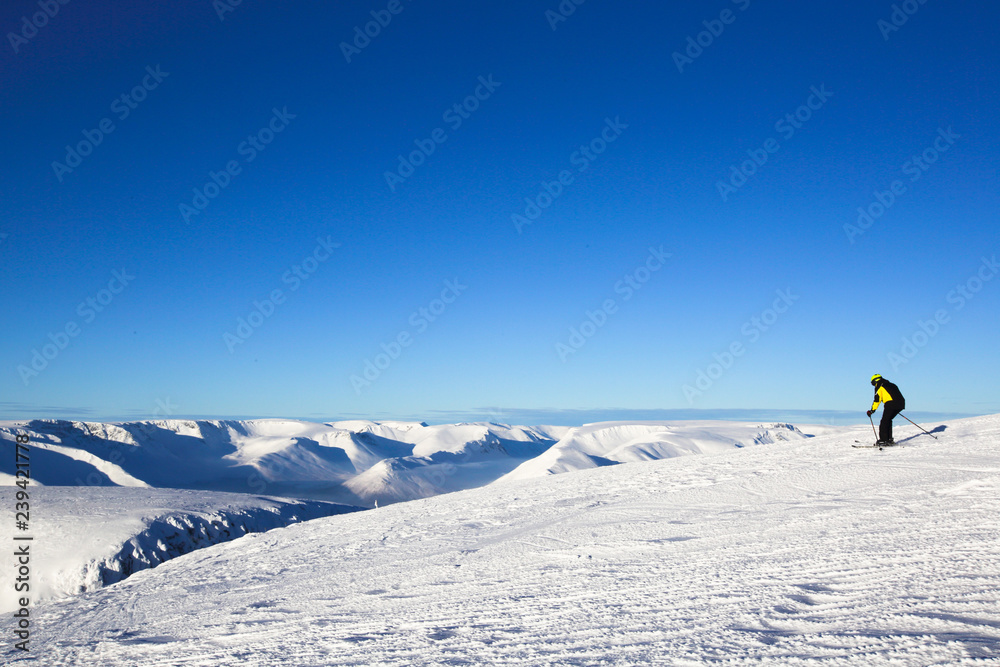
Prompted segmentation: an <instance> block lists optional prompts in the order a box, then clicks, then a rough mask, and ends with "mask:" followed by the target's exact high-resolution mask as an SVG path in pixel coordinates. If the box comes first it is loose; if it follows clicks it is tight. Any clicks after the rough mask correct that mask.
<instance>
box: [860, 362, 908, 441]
mask: <svg viewBox="0 0 1000 667" xmlns="http://www.w3.org/2000/svg"><path fill="white" fill-rule="evenodd" d="M872 386H873V387H875V401H874V402H873V403H872V409H871V410H869V411H868V417H869V418H870V417H871V416H872V413H874V412H875V411H876V410H878V406H879V404H881V403H885V408H883V410H882V421H880V422H879V424H878V442H876V443H875V444H876V445H894V444H896V443H895V442H894V441H893V439H892V419H893V417H895V416H896V415H898V414H899V413H900V412H902V411H903V410H905V409H906V399H904V398H903V394H902V393H900V391H899V387H897V386H896V385H894V384H893V383H891V382H889V381H888V380H886V379H885V378H884V377H882V376H881V375H879V374H878V373H876V374H875V375H873V376H872Z"/></svg>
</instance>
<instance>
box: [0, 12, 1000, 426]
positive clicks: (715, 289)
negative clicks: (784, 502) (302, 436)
mask: <svg viewBox="0 0 1000 667" xmlns="http://www.w3.org/2000/svg"><path fill="white" fill-rule="evenodd" d="M674 4H675V3H652V2H644V3H633V4H631V5H629V6H627V7H622V6H621V5H620V4H615V3H609V2H603V1H602V0H587V2H584V3H582V4H579V5H576V4H575V3H574V2H572V0H567V1H565V2H563V3H562V4H561V5H560V3H558V2H556V1H555V0H552V1H550V2H525V1H520V0H513V1H506V2H487V3H455V2H437V3H427V2H420V1H417V2H412V1H411V0H398V1H396V2H388V1H385V2H382V1H381V0H379V1H376V2H367V1H354V0H351V1H346V2H337V3H326V2H305V1H298V2H288V3H281V4H276V3H262V2H254V1H253V0H244V1H243V2H242V3H240V4H239V5H236V6H232V5H231V4H230V3H229V2H227V1H226V0H218V1H217V2H214V3H213V2H211V1H210V0H183V1H181V2H176V3H170V6H169V7H159V6H148V4H147V3H111V2H107V1H98V2H91V3H83V2H69V3H68V4H65V5H57V3H51V4H50V3H46V2H44V0H43V2H42V3H38V2H37V1H34V2H29V1H27V0H17V1H14V2H8V3H5V4H4V7H3V9H2V10H0V29H2V32H3V34H4V35H5V40H4V43H3V44H2V45H0V53H2V55H0V58H2V61H3V62H2V65H0V67H2V70H0V71H2V74H0V77H2V87H0V104H2V107H0V113H2V117H3V121H4V122H3V129H4V132H3V134H4V141H3V145H4V157H5V159H4V160H3V161H2V163H0V175H2V181H3V197H2V198H0V276H2V285H3V290H2V298H3V304H4V313H5V316H6V318H7V319H6V322H5V326H4V333H3V345H2V348H0V391H2V393H0V418H7V419H22V418H33V417H60V418H88V419H99V418H100V419H132V418H143V417H150V416H210V417H250V416H285V417H299V418H306V419H315V420H330V419H338V418H350V417H367V418H374V419H385V418H418V419H426V420H428V421H452V420H457V419H470V420H471V419H494V420H504V421H513V422H529V423H542V422H548V423H553V422H555V423H581V422H583V421H590V420H591V419H592V418H595V417H600V418H614V417H616V416H621V417H623V418H657V417H683V416H693V417H694V416H712V417H717V416H726V415H732V416H737V417H739V418H746V417H747V415H748V414H749V415H754V414H760V415H761V416H762V418H764V416H766V417H767V418H772V417H774V418H784V417H785V416H786V415H787V416H788V417H789V418H795V417H801V418H802V419H806V418H807V417H808V418H812V420H814V421H815V420H819V419H825V420H832V421H857V419H858V418H860V419H861V420H862V421H863V420H864V419H865V417H864V410H865V409H867V406H868V404H869V401H870V394H871V391H870V386H869V385H868V378H869V377H870V376H871V374H872V373H875V372H879V373H882V374H883V375H885V376H886V377H888V378H890V379H892V380H894V381H896V382H897V383H898V384H899V385H900V386H901V388H902V390H903V392H904V394H905V395H906V396H907V401H908V404H909V406H910V408H911V411H912V412H913V413H914V414H918V415H919V414H921V413H923V414H925V415H930V414H931V413H936V414H984V413H994V412H1000V384H998V383H997V382H996V378H997V377H998V375H1000V351H998V346H997V344H996V325H997V313H998V312H1000V308H998V306H1000V280H993V278H994V277H995V274H996V273H997V272H998V271H1000V269H998V268H997V266H996V259H995V258H996V253H997V251H998V247H997V246H998V245H1000V244H998V242H997V241H998V235H997V231H996V230H997V222H998V211H1000V196H998V195H1000V188H998V179H997V176H998V174H997V156H998V154H1000V130H998V128H997V125H996V118H997V117H998V116H1000V98H998V92H997V91H998V83H1000V72H998V68H1000V65H998V62H997V59H996V57H995V53H996V38H995V35H994V34H993V33H994V32H995V31H994V30H993V26H995V25H996V24H997V19H998V18H1000V8H998V7H997V6H995V5H993V4H989V3H974V4H972V5H969V4H965V5H962V6H961V7H960V8H955V7H952V6H949V5H948V4H946V3H943V2H939V1H937V0H927V1H926V2H924V3H923V4H921V3H919V2H917V1H916V0H911V1H910V2H907V3H897V4H896V5H895V7H894V5H893V3H890V2H886V3H880V2H874V3H872V2H860V1H849V2H843V3H794V4H793V3H779V4H775V3H763V2H759V1H758V0H738V1H736V2H729V1H721V0H720V1H716V2H699V3H676V4H678V5H682V6H676V7H675V6H673V5H674ZM56 6H58V11H57V12H56V11H55V10H54V9H53V8H54V7H56ZM571 9H572V13H570V10H571ZM46 10H47V11H48V12H49V13H50V14H52V13H54V15H52V16H47V15H46V14H45V12H46ZM560 11H562V14H560V13H558V12H560ZM563 19H565V20H563ZM366 30H367V31H368V33H369V34H370V35H374V36H371V37H368V36H364V32H365V31H366ZM359 35H361V36H359ZM345 45H346V46H345ZM456 105H457V106H456ZM401 156H402V157H401ZM401 160H402V161H403V162H405V164H401ZM387 174H388V175H387ZM560 179H561V180H560ZM534 207H537V208H534ZM859 208H860V209H862V211H864V212H867V213H868V215H869V216H870V217H868V218H861V220H860V223H859V216H860V213H859ZM746 411H750V412H749V413H748V412H746ZM755 411H756V412H755ZM859 415H860V417H859Z"/></svg>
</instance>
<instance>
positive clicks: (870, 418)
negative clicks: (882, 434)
mask: <svg viewBox="0 0 1000 667" xmlns="http://www.w3.org/2000/svg"><path fill="white" fill-rule="evenodd" d="M868 421H870V422H871V423H872V433H874V434H875V441H876V442H877V441H878V431H876V430H875V420H873V419H872V416H871V415H868Z"/></svg>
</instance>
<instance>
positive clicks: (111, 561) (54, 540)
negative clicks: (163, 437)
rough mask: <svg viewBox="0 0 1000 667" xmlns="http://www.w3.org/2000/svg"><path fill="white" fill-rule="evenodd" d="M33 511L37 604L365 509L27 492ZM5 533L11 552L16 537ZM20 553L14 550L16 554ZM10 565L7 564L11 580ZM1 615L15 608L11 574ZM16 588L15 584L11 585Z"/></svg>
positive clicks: (154, 493) (195, 494) (250, 499)
mask: <svg viewBox="0 0 1000 667" xmlns="http://www.w3.org/2000/svg"><path fill="white" fill-rule="evenodd" d="M27 490H28V499H29V504H30V508H31V509H30V511H31V515H30V516H31V521H30V524H29V525H30V527H31V530H30V532H28V533H23V535H31V536H32V537H33V538H34V539H33V540H32V541H31V543H30V547H31V549H30V551H31V563H30V565H31V571H32V574H31V577H30V586H31V590H30V593H31V595H30V598H31V600H33V601H34V602H35V603H37V602H38V601H40V600H47V599H50V598H60V597H66V596H69V595H75V594H78V593H81V592H84V591H92V590H96V589H98V588H101V587H102V586H106V585H109V584H113V583H116V582H118V581H121V580H122V579H125V578H126V577H128V576H130V575H131V574H133V573H134V572H138V571H140V570H144V569H146V568H150V567H156V566H157V565H159V564H160V563H163V562H164V561H167V560H169V559H171V558H175V557H177V556H180V555H182V554H186V553H190V552H192V551H194V550H195V549H200V548H203V547H207V546H211V545H213V544H219V543H221V542H226V541H229V540H234V539H236V538H238V537H242V536H244V535H246V534H247V533H252V532H265V531H268V530H272V529H274V528H279V527H283V526H287V525H290V524H292V523H295V522H298V521H307V520H309V519H315V518H318V517H324V516H331V515H334V514H343V513H345V512H351V511H357V510H359V509H361V508H357V507H350V506H346V505H338V504H335V503H328V502H322V501H301V500H290V499H287V498H272V497H265V496H252V495H248V494H235V493H215V492H210V491H184V490H173V489H149V488H115V487H59V486H47V487H33V486H31V485H30V484H29V486H28V489H27ZM17 491H18V488H17V487H14V486H2V487H0V507H5V508H11V509H13V508H14V506H15V502H16V498H15V494H16V492H17ZM12 523H13V518H11V520H10V521H9V522H5V523H4V525H3V527H2V532H0V535H2V538H3V544H4V545H5V547H10V545H14V547H17V546H19V545H21V544H24V543H23V542H14V541H12V536H11V535H10V533H14V532H17V531H16V530H14V527H13V525H12ZM11 549H13V548H11ZM9 561H10V559H4V561H3V563H4V569H3V573H4V575H6V574H8V570H7V568H6V566H7V565H10V564H11V562H9ZM3 581H4V584H5V585H4V586H3V587H2V588H0V612H4V613H6V612H8V611H10V610H13V609H16V608H17V604H16V600H17V599H18V597H20V596H19V595H17V594H16V592H15V590H14V586H13V583H12V579H10V578H8V577H6V576H4V578H3ZM6 584H10V585H6Z"/></svg>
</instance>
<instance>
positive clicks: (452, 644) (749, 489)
mask: <svg viewBox="0 0 1000 667" xmlns="http://www.w3.org/2000/svg"><path fill="white" fill-rule="evenodd" d="M901 430H902V429H901ZM863 432H864V431H863V429H845V430H844V431H843V432H841V433H838V434H831V435H824V436H822V437H817V438H814V439H812V440H808V441H795V442H789V443H774V444H769V445H766V446H762V447H754V448H748V449H743V450H738V451H733V452H731V453H728V454H723V455H717V456H711V457H703V456H698V457H683V458H678V459H670V460H665V461H657V462H650V463H634V464H625V465H620V466H613V467H608V468H598V469H594V470H587V471H581V472H575V473H570V474H565V475H557V476H550V477H545V478H541V479H532V480H525V481H515V482H508V483H498V484H493V485H490V486H487V487H484V488H481V489H475V490H471V491H464V492H459V493H454V494H449V495H445V496H438V497H435V498H429V499H425V500H416V501H411V502H408V503H402V504H398V505H392V506H389V507H385V508H381V509H378V510H373V511H367V512H360V513H355V514H348V515H343V516H339V517H333V518H327V519H317V520H314V521H309V522H306V523H301V524H297V525H294V526H291V527H288V528H285V529H279V530H274V531H271V532H268V533H265V534H255V535H249V536H247V537H244V538H241V539H239V540H237V541H235V542H231V543H227V544H222V545H217V546H213V547H209V548H206V549H202V550H199V551H197V552H195V553H192V554H188V555H186V556H182V557H180V558H177V559H175V560H172V561H169V562H167V563H165V564H163V565H161V566H159V567H158V568H156V569H154V570H148V571H143V572H139V573H137V574H135V575H133V576H132V577H131V578H129V579H127V580H126V581H124V582H122V583H119V584H116V585H113V586H110V587H108V588H105V589H102V590H99V591H96V592H93V593H88V594H84V595H82V596H80V597H77V598H75V599H72V600H68V601H61V602H53V603H50V604H46V605H43V606H41V607H38V608H36V609H35V610H34V611H33V617H32V618H33V622H34V625H33V635H32V652H31V655H30V656H27V655H24V654H22V653H20V652H16V651H12V650H10V649H9V646H8V647H5V651H6V652H5V655H4V657H5V659H7V660H11V661H12V662H13V664H33V663H37V664H45V665H53V666H61V665H67V666H68V665H140V664H141V665H148V666H160V665H162V666H167V665H171V666H195V665H206V666H207V665H213V666H214V665H275V664H290V665H462V664H498V665H598V664H601V665H606V664H611V665H638V664H654V665H703V664H726V665H756V664H780V665H796V664H805V663H810V664H824V665H872V664H886V665H890V664H891V665H920V666H924V665H962V664H968V665H983V664H1000V556H998V547H997V545H998V538H1000V513H998V510H1000V452H998V451H997V442H998V440H1000V438H998V436H1000V416H993V417H984V418H976V419H971V420H962V421H958V422H952V423H950V424H949V427H948V429H947V431H945V432H944V433H942V434H940V435H939V438H940V439H939V440H938V441H934V440H931V439H930V438H928V437H926V436H922V437H920V438H918V439H914V440H913V441H912V442H911V443H910V444H911V445H912V446H910V447H905V448H904V447H900V448H896V449H893V450H886V451H884V452H879V451H877V450H859V449H853V448H852V447H851V446H850V445H851V443H852V442H853V440H854V438H856V437H858V436H859V435H860V434H863Z"/></svg>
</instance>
